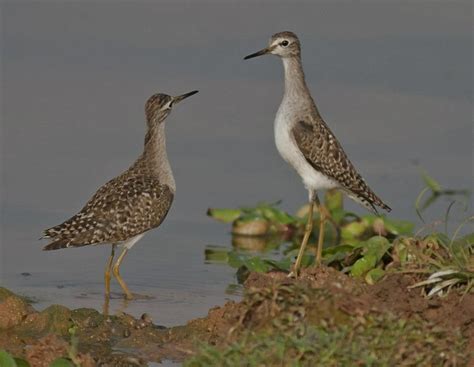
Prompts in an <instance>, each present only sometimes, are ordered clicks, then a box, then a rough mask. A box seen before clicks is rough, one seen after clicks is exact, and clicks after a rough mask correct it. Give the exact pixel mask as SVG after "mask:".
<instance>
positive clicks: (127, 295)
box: [112, 248, 133, 299]
mask: <svg viewBox="0 0 474 367" xmlns="http://www.w3.org/2000/svg"><path fill="white" fill-rule="evenodd" d="M127 252H128V249H127V248H125V249H124V250H123V251H122V253H121V254H120V256H119V257H118V259H117V262H116V263H115V265H114V267H113V269H112V270H113V272H114V276H115V278H116V279H117V281H118V282H119V284H120V286H121V287H122V289H123V291H124V292H125V298H126V299H133V296H132V293H130V291H129V290H128V287H127V284H126V283H125V282H124V280H123V279H122V277H121V276H120V264H122V261H123V258H124V257H125V255H126V254H127Z"/></svg>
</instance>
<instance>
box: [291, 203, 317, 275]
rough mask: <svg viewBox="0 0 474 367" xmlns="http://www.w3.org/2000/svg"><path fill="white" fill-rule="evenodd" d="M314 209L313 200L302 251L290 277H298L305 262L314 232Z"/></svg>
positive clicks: (310, 205) (301, 247) (310, 204)
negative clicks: (303, 261)
mask: <svg viewBox="0 0 474 367" xmlns="http://www.w3.org/2000/svg"><path fill="white" fill-rule="evenodd" d="M313 208H314V201H313V200H311V201H310V203H309V213H308V220H307V222H306V226H305V231H304V237H303V241H302V242H301V246H300V251H299V252H298V257H297V258H296V262H295V266H294V268H293V271H292V272H291V273H290V274H289V275H288V276H289V277H292V276H295V277H297V276H298V271H299V268H300V266H301V260H303V255H304V251H305V249H306V245H307V244H308V240H309V236H310V235H311V232H312V231H313Z"/></svg>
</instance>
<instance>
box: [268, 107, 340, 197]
mask: <svg viewBox="0 0 474 367" xmlns="http://www.w3.org/2000/svg"><path fill="white" fill-rule="evenodd" d="M286 117H287V116H286V114H285V109H284V108H281V107H280V109H279V110H278V112H277V115H276V118H275V125H274V127H275V143H276V147H277V149H278V152H279V153H280V155H281V156H282V157H283V159H284V160H285V161H287V162H288V163H289V164H290V165H291V166H292V167H293V168H294V169H295V170H296V172H298V174H299V175H300V177H301V179H302V180H303V183H304V185H305V187H306V188H307V189H308V190H324V189H332V188H335V187H338V185H337V183H336V182H335V181H334V180H332V179H330V178H328V177H327V176H325V175H323V174H322V173H319V172H318V171H316V170H315V169H314V168H313V167H312V166H311V165H310V164H309V163H308V162H307V161H306V159H305V157H304V156H303V153H301V151H300V150H299V148H298V146H297V145H296V141H295V139H294V137H293V135H292V132H291V124H290V123H287V121H286Z"/></svg>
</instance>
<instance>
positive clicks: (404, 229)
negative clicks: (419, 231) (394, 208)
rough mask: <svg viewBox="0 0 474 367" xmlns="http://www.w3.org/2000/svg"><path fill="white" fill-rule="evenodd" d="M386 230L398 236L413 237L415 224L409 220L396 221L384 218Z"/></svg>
mask: <svg viewBox="0 0 474 367" xmlns="http://www.w3.org/2000/svg"><path fill="white" fill-rule="evenodd" d="M383 221H384V224H385V229H386V230H387V231H388V232H389V233H391V234H394V235H396V236H400V235H411V234H413V229H414V228H415V224H414V223H412V222H409V221H407V220H394V219H388V218H383Z"/></svg>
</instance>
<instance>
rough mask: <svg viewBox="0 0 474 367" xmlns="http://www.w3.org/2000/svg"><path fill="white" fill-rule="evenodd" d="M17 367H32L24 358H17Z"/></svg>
mask: <svg viewBox="0 0 474 367" xmlns="http://www.w3.org/2000/svg"><path fill="white" fill-rule="evenodd" d="M15 362H16V367H30V364H29V363H28V362H27V361H25V360H24V359H23V358H15Z"/></svg>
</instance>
